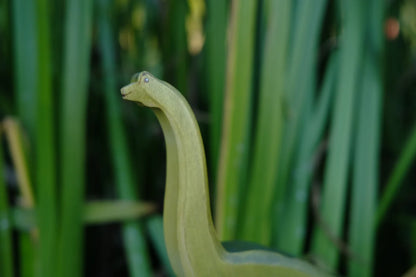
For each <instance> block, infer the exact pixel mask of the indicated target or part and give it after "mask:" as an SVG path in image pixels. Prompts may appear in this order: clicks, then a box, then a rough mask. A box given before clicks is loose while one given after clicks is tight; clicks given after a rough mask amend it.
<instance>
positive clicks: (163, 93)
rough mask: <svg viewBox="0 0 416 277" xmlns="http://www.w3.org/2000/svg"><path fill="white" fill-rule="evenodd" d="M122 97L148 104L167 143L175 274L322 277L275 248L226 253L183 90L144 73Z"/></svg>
mask: <svg viewBox="0 0 416 277" xmlns="http://www.w3.org/2000/svg"><path fill="white" fill-rule="evenodd" d="M121 94H122V96H123V99H125V100H130V101H133V102H136V103H138V104H141V105H144V106H147V107H150V108H152V110H153V111H154V112H155V114H156V116H157V118H158V120H159V122H160V124H161V125H162V129H163V133H164V136H165V141H166V151H167V174H166V175H167V176H166V192H165V203H164V211H163V221H164V234H165V240H166V248H167V252H168V256H169V260H170V262H171V264H172V267H173V270H174V272H175V274H177V275H178V276H237V277H245V276H256V277H257V276H292V277H296V276H299V277H300V276H324V275H326V274H324V273H322V272H320V271H318V270H317V269H315V268H314V267H313V266H312V265H309V264H308V263H306V262H304V261H301V260H298V259H294V258H289V257H286V256H284V255H281V254H279V253H276V252H273V251H267V250H263V249H253V248H252V247H251V249H250V248H249V249H245V250H244V251H240V252H236V251H227V250H226V248H225V247H224V246H223V245H222V244H221V242H220V241H219V240H218V238H217V236H216V232H215V228H214V225H213V223H212V218H211V211H210V204H209V203H210V202H209V192H208V178H207V171H206V163H205V153H204V147H203V143H202V139H201V134H200V132H199V127H198V123H197V121H196V119H195V116H194V114H193V112H192V110H191V108H190V106H189V104H188V103H187V101H186V100H185V98H184V97H183V96H182V94H181V93H180V92H179V91H177V90H176V89H175V88H174V87H172V86H171V85H170V84H168V83H166V82H164V81H161V80H159V79H157V78H155V77H154V76H153V75H151V74H150V73H148V72H141V73H137V74H135V75H134V76H133V78H132V82H131V84H129V85H127V86H125V87H123V88H122V89H121Z"/></svg>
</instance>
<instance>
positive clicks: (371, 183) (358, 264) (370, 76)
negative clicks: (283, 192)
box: [348, 0, 384, 277]
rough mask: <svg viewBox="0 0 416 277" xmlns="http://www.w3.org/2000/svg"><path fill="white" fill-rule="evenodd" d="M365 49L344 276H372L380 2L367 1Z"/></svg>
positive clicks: (379, 102) (377, 123) (376, 160)
mask: <svg viewBox="0 0 416 277" xmlns="http://www.w3.org/2000/svg"><path fill="white" fill-rule="evenodd" d="M368 3H369V4H368V7H369V8H370V10H371V11H372V13H371V16H369V17H367V18H368V19H367V21H368V24H367V31H368V33H370V34H371V35H370V36H368V37H367V43H366V52H365V57H364V59H363V61H364V66H363V74H362V76H363V77H362V80H361V89H360V90H359V98H358V100H359V107H358V109H359V110H358V124H357V127H356V128H357V131H356V139H355V153H354V161H353V180H352V190H351V213H350V225H349V246H350V249H351V252H352V253H353V255H354V257H357V259H351V260H349V264H348V276H354V277H355V276H363V277H364V276H372V275H373V262H374V257H373V252H374V246H375V240H376V225H375V220H376V207H377V191H378V183H379V181H378V172H379V157H380V155H379V152H380V125H381V124H380V123H381V112H382V107H381V102H382V95H383V89H382V84H383V81H382V79H381V70H380V64H381V63H380V59H381V54H382V48H383V32H382V26H383V13H384V5H383V4H382V3H379V1H377V0H373V1H369V2H368Z"/></svg>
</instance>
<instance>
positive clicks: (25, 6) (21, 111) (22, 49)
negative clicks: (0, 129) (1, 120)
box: [10, 0, 42, 277]
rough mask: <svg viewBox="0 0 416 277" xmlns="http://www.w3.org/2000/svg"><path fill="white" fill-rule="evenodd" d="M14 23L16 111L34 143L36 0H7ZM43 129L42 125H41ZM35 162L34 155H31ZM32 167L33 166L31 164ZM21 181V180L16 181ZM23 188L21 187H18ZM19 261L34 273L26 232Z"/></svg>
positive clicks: (25, 276) (25, 272) (27, 273)
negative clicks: (8, 0)
mask: <svg viewBox="0 0 416 277" xmlns="http://www.w3.org/2000/svg"><path fill="white" fill-rule="evenodd" d="M10 5H11V11H12V22H13V24H11V25H12V26H13V35H12V37H13V62H14V66H13V68H14V75H13V77H14V78H13V79H14V80H13V81H14V91H15V95H16V103H17V111H18V115H19V118H20V119H21V121H22V125H23V127H24V129H25V130H26V131H27V134H28V137H29V141H30V143H32V145H34V139H35V135H36V134H35V131H36V130H35V128H36V125H37V105H36V103H37V101H38V100H37V93H38V91H37V90H38V80H37V79H38V70H39V68H38V67H39V65H38V61H39V57H38V55H37V54H34V53H37V52H38V49H37V48H38V43H37V39H38V34H37V29H38V27H37V20H36V19H37V13H36V2H35V1H29V2H27V1H23V0H15V1H10ZM41 128H42V127H41ZM30 160H31V161H34V160H35V159H34V157H30ZM33 169H36V167H35V166H34V165H33ZM19 184H20V183H19ZM21 189H22V187H21ZM18 242H19V264H20V268H21V271H20V276H22V277H33V276H34V255H35V250H34V244H33V242H32V240H31V235H30V234H29V233H20V234H19V235H18Z"/></svg>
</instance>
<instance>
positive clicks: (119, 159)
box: [99, 1, 151, 276]
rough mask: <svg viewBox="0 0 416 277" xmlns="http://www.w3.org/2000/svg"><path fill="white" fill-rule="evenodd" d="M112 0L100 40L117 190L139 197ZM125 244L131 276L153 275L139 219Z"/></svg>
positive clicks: (130, 225)
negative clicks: (121, 91) (121, 87)
mask: <svg viewBox="0 0 416 277" xmlns="http://www.w3.org/2000/svg"><path fill="white" fill-rule="evenodd" d="M110 11H111V8H110V5H109V1H101V2H100V19H99V42H100V49H101V53H102V60H103V71H104V88H103V89H104V93H105V99H106V108H107V109H106V110H107V122H108V123H107V124H108V131H109V132H108V135H109V137H110V144H111V145H110V148H111V157H112V159H113V164H114V169H115V172H114V173H115V176H116V186H117V192H118V194H119V195H120V198H122V199H128V200H133V201H134V200H136V199H138V196H137V192H136V189H135V187H136V186H137V185H136V184H135V182H134V178H133V176H134V175H133V172H132V168H133V167H132V166H133V165H132V163H131V160H130V158H129V152H128V146H127V139H126V133H125V131H124V129H123V126H122V118H121V111H120V104H121V103H120V102H121V97H120V95H119V93H118V91H119V88H118V87H117V78H116V76H117V70H116V68H115V64H116V58H115V56H114V53H115V47H114V43H113V41H114V34H113V31H112V30H111V27H110V17H109V14H110V13H109V12H110ZM122 233H123V240H124V247H125V249H126V254H127V258H128V265H129V270H130V276H150V275H151V271H150V261H149V257H148V255H147V247H146V241H145V237H144V234H143V230H142V228H141V225H140V224H139V222H135V221H130V222H126V223H124V224H123V227H122Z"/></svg>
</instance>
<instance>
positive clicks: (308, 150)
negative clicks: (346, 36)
mask: <svg viewBox="0 0 416 277" xmlns="http://www.w3.org/2000/svg"><path fill="white" fill-rule="evenodd" d="M337 72H338V56H337V54H336V53H334V54H333V56H332V57H331V59H330V61H329V65H328V67H327V69H326V72H325V77H324V81H323V85H322V88H321V92H320V94H319V95H320V96H319V99H317V103H316V106H315V107H314V109H313V111H312V114H311V116H310V120H308V121H307V124H306V126H305V130H304V134H303V135H302V137H301V140H300V143H299V148H300V149H299V151H298V153H297V157H296V163H295V165H294V168H293V172H294V177H293V184H292V185H291V186H290V187H289V188H288V194H287V196H286V197H287V198H286V199H287V201H286V206H285V208H284V211H285V220H284V222H285V224H282V225H281V226H279V232H278V235H279V236H278V243H277V245H278V247H279V249H281V250H282V251H285V252H287V253H291V254H293V255H301V254H302V251H303V247H304V243H305V237H306V234H307V233H306V231H307V230H306V228H307V215H308V201H307V196H308V195H309V189H310V184H311V179H312V177H313V174H314V173H313V170H314V163H315V155H316V149H317V147H318V144H319V141H320V140H321V138H322V135H323V132H324V130H325V126H326V124H327V121H328V119H329V118H328V113H329V109H330V106H331V104H332V99H333V94H334V86H335V83H336V77H337Z"/></svg>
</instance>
